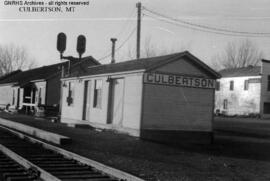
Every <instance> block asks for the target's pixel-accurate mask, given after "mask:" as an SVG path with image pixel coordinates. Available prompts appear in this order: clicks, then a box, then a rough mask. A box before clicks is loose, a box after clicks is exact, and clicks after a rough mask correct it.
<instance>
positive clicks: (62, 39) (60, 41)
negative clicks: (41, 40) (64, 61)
mask: <svg viewBox="0 0 270 181" xmlns="http://www.w3.org/2000/svg"><path fill="white" fill-rule="evenodd" d="M66 42H67V36H66V34H65V33H59V34H58V35H57V50H58V51H59V52H60V53H61V54H62V53H63V52H64V51H65V50H66Z"/></svg>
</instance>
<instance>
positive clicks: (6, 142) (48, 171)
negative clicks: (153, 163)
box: [0, 127, 141, 181]
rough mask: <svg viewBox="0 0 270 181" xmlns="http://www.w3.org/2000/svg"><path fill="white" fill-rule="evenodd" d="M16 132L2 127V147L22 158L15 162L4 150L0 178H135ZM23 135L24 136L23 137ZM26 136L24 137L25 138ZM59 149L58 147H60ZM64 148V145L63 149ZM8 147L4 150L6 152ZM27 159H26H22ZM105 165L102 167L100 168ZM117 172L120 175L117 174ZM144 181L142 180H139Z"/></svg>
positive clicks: (86, 180) (91, 180)
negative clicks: (61, 151) (77, 157)
mask: <svg viewBox="0 0 270 181" xmlns="http://www.w3.org/2000/svg"><path fill="white" fill-rule="evenodd" d="M14 133H16V131H13V130H10V129H5V128H4V127H0V146H1V150H2V152H5V154H7V153H10V154H9V157H10V155H12V156H11V157H13V159H14V158H16V159H15V160H16V161H20V162H21V164H23V165H24V166H21V165H20V164H18V163H16V162H15V161H13V160H12V159H11V158H9V157H7V156H6V155H4V154H3V153H1V151H0V181H1V180H7V181H22V180H24V181H30V180H31V181H32V180H50V181H52V180H55V181H58V180H63V181H79V180H80V181H123V180H133V178H132V177H130V179H123V178H118V177H117V176H114V175H113V172H110V173H106V169H105V167H104V170H105V172H104V171H103V170H100V169H97V168H95V167H93V166H89V165H87V164H85V163H82V162H79V161H78V160H75V159H71V158H68V157H67V156H66V155H70V153H69V152H68V153H67V154H66V155H63V154H59V153H58V152H57V151H55V150H52V149H48V147H52V148H55V146H50V145H49V146H48V144H47V148H46V147H45V146H44V145H43V144H42V142H41V141H36V142H33V140H31V139H32V138H31V139H30V140H29V137H28V136H25V135H23V134H22V133H16V134H14ZM20 137H21V138H20ZM22 138H23V139H22ZM56 149H58V148H56ZM59 149H61V148H59ZM3 150H4V151H3ZM22 160H23V161H22ZM100 168H101V167H100ZM116 175H117V174H116ZM118 175H119V174H118ZM134 178H135V177H134ZM135 180H141V179H139V178H138V179H135Z"/></svg>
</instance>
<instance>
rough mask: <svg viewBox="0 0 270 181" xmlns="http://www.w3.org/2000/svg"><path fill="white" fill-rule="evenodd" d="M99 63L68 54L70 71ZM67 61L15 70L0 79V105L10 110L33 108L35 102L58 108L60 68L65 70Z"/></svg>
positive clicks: (28, 109)
mask: <svg viewBox="0 0 270 181" xmlns="http://www.w3.org/2000/svg"><path fill="white" fill-rule="evenodd" d="M97 64H99V63H98V62H97V61H96V60H95V59H93V58H92V57H86V58H83V59H82V60H80V61H79V60H78V59H76V58H72V57H70V70H69V71H70V72H76V70H77V69H78V68H80V67H88V66H93V65H97ZM68 66H69V62H68V61H65V62H63V63H58V64H53V65H48V66H43V67H38V68H34V69H31V70H27V71H15V72H13V73H11V74H9V75H6V76H3V77H2V78H1V79H0V105H1V107H6V105H8V104H9V105H10V108H11V109H18V110H24V111H26V112H28V111H30V110H34V108H35V107H37V106H38V105H43V106H47V107H48V106H55V107H58V106H59V103H60V93H61V90H60V89H61V81H60V79H61V76H62V75H61V72H62V71H61V70H62V67H63V69H64V70H65V72H67V70H68Z"/></svg>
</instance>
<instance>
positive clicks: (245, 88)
mask: <svg viewBox="0 0 270 181" xmlns="http://www.w3.org/2000/svg"><path fill="white" fill-rule="evenodd" d="M248 88H249V82H248V80H245V81H244V90H245V91H246V90H248Z"/></svg>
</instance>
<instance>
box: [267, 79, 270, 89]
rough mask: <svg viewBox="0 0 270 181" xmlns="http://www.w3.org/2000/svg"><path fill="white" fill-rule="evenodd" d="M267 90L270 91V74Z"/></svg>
mask: <svg viewBox="0 0 270 181" xmlns="http://www.w3.org/2000/svg"><path fill="white" fill-rule="evenodd" d="M267 91H270V75H268V76H267Z"/></svg>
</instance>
